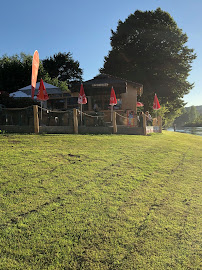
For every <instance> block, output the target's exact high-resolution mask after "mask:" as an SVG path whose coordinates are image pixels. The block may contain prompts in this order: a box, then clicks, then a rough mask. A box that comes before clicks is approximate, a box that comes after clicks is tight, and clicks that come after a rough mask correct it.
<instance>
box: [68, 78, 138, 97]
mask: <svg viewBox="0 0 202 270" xmlns="http://www.w3.org/2000/svg"><path fill="white" fill-rule="evenodd" d="M127 84H131V85H132V86H133V87H134V88H137V89H139V94H142V90H143V85H142V84H140V83H136V82H132V81H127V80H125V79H121V78H118V77H115V76H112V75H109V74H99V75H97V76H95V77H94V78H93V79H91V80H88V81H85V82H84V83H83V86H84V90H85V92H86V95H91V94H93V93H95V91H96V93H97V94H98V93H105V92H108V91H110V90H111V87H112V86H113V87H114V90H115V91H116V92H117V93H124V92H126V87H127ZM79 90H80V84H76V85H74V86H73V87H72V89H71V91H72V92H79Z"/></svg>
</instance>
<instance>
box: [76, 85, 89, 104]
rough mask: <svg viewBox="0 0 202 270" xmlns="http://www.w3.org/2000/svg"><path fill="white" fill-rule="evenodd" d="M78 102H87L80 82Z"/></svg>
mask: <svg viewBox="0 0 202 270" xmlns="http://www.w3.org/2000/svg"><path fill="white" fill-rule="evenodd" d="M78 103H79V104H86V103H87V98H86V95H85V92H84V88H83V84H81V88H80V93H79V97H78Z"/></svg>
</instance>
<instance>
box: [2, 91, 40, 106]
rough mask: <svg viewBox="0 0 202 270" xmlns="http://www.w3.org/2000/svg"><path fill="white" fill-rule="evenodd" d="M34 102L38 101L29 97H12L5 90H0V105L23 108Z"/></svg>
mask: <svg viewBox="0 0 202 270" xmlns="http://www.w3.org/2000/svg"><path fill="white" fill-rule="evenodd" d="M34 104H38V103H37V101H35V100H32V99H31V98H13V97H9V95H8V93H7V92H0V105H1V106H2V105H3V106H4V107H6V108H24V107H28V106H31V105H34Z"/></svg>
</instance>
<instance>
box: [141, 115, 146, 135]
mask: <svg viewBox="0 0 202 270" xmlns="http://www.w3.org/2000/svg"><path fill="white" fill-rule="evenodd" d="M142 118H143V119H142V120H143V130H144V131H143V132H144V135H147V121H146V115H145V114H143V115H142Z"/></svg>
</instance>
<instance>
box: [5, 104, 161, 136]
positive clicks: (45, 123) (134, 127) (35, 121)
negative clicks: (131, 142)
mask: <svg viewBox="0 0 202 270" xmlns="http://www.w3.org/2000/svg"><path fill="white" fill-rule="evenodd" d="M108 119H109V112H82V111H80V110H78V109H76V108H74V109H70V110H66V111H51V110H47V109H44V108H41V107H39V106H38V105H33V106H29V107H26V108H3V109H1V110H0V129H3V130H7V131H9V132H12V130H13V132H26V130H27V132H26V133H30V132H34V133H36V134H38V133H42V132H47V133H75V134H77V133H81V134H84V133H89V134H90V133H95V134H96V133H106V134H110V133H118V134H144V135H147V134H148V133H150V132H162V127H161V125H162V121H161V118H160V117H158V119H154V121H153V124H154V125H155V126H154V127H147V124H146V116H145V115H144V114H143V115H142V121H141V122H140V121H139V119H138V117H137V115H133V118H131V116H129V115H126V114H121V113H118V112H116V111H113V117H112V122H111V121H110V122H107V121H108Z"/></svg>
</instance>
